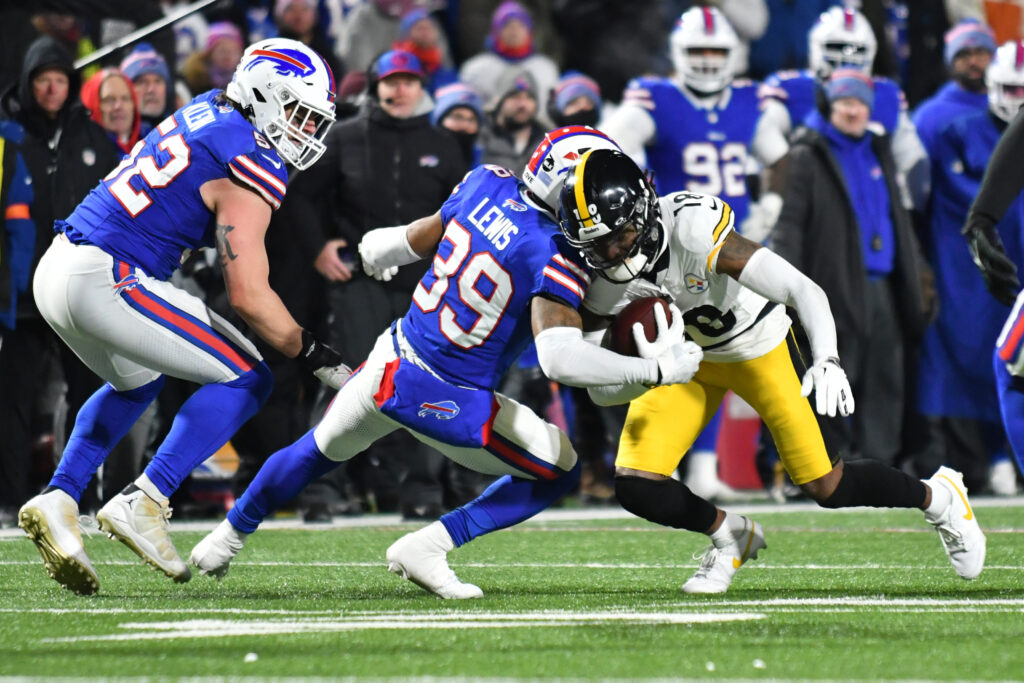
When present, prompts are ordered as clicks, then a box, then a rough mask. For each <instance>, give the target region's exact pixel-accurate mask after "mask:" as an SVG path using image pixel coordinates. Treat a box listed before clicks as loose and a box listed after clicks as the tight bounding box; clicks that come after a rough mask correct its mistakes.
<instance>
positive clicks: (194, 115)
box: [19, 39, 348, 594]
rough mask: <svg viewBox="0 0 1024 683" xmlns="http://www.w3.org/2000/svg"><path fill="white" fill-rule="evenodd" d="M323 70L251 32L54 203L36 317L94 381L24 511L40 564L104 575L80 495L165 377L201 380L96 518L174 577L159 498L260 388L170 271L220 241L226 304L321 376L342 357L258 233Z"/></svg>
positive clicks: (320, 91)
mask: <svg viewBox="0 0 1024 683" xmlns="http://www.w3.org/2000/svg"><path fill="white" fill-rule="evenodd" d="M334 89H335V86H334V77H333V75H332V74H331V71H330V69H329V67H328V66H327V64H326V62H324V60H323V59H322V58H321V57H320V55H318V54H317V53H316V52H314V51H312V50H310V49H309V48H307V47H305V46H304V45H302V44H300V43H298V42H296V41H293V40H286V39H272V40H266V41H261V42H258V43H255V44H253V45H251V46H250V47H249V48H248V49H247V50H246V51H245V55H244V56H243V58H242V60H241V62H240V63H239V65H238V68H237V70H236V72H235V75H234V79H233V80H232V81H231V83H230V84H229V85H228V87H227V89H226V91H223V92H222V91H219V90H212V91H209V92H207V93H204V94H201V95H199V96H198V97H196V98H195V99H193V100H192V101H191V102H190V103H189V104H188V105H186V106H184V107H182V108H181V109H179V110H178V111H176V112H174V114H172V115H171V116H169V117H168V118H167V119H165V120H164V121H163V122H162V123H161V124H160V125H158V126H157V127H156V128H155V129H154V130H153V131H151V132H150V133H149V134H148V135H147V136H146V137H145V138H144V139H143V140H140V141H139V142H138V143H137V144H136V146H135V147H134V149H132V152H131V154H130V155H129V156H128V157H127V158H126V159H125V160H124V161H122V162H121V164H120V165H118V166H117V167H116V168H114V169H113V170H112V171H111V172H110V173H109V174H107V176H106V177H105V178H104V179H103V180H102V181H101V182H100V184H99V185H98V186H97V187H96V188H95V189H93V190H92V192H91V193H90V194H89V195H88V196H87V197H86V199H85V200H84V201H83V202H82V203H81V204H79V205H78V208H76V209H75V211H74V212H72V214H71V215H70V216H68V218H67V219H66V220H62V221H57V222H56V225H55V229H56V232H57V233H58V234H57V236H56V237H55V238H54V240H53V244H52V245H51V246H50V248H49V249H48V250H47V252H46V254H45V255H44V256H43V258H42V260H41V261H40V264H39V267H38V269H37V271H36V275H35V280H34V283H33V288H34V293H35V298H36V303H37V304H38V306H39V310H40V312H41V313H42V315H43V317H44V318H45V319H46V321H47V322H48V323H49V324H50V326H52V327H53V328H54V330H56V332H57V334H58V335H60V337H61V338H62V339H63V340H64V342H65V343H67V344H68V346H70V347H71V348H72V350H74V352H75V353H76V354H77V355H78V356H79V357H80V358H81V359H82V360H83V361H84V362H85V364H86V365H88V366H89V367H90V368H91V369H92V370H93V371H94V372H95V373H96V374H98V375H100V376H101V377H102V378H103V379H104V380H106V384H104V386H103V387H102V388H100V389H99V390H98V391H97V392H96V393H95V394H93V396H92V397H90V398H89V400H88V401H87V402H86V404H85V405H84V406H83V407H82V410H81V411H80V412H79V414H78V417H77V419H76V421H75V427H74V430H73V431H72V433H71V436H70V438H69V439H68V444H67V447H66V449H65V451H64V454H63V457H62V458H61V461H60V463H59V465H58V466H57V471H56V472H55V473H54V475H53V478H52V479H51V480H50V484H49V486H47V488H46V489H45V490H44V491H43V493H41V494H40V495H38V496H36V497H34V498H32V499H31V500H29V501H28V502H27V503H25V505H24V506H23V507H22V508H21V510H20V512H19V526H21V528H22V529H24V530H25V532H26V533H27V534H28V535H29V537H30V538H31V539H32V541H33V542H34V543H35V544H36V547H37V548H38V549H39V552H40V554H41V555H42V556H43V561H44V563H45V565H46V569H47V571H48V572H49V573H50V576H52V577H53V578H54V579H55V580H56V581H58V582H59V583H60V584H62V585H63V586H65V587H66V588H69V589H71V590H72V591H75V592H76V593H80V594H91V593H94V592H96V590H97V589H98V587H99V582H98V578H97V576H96V571H95V570H94V569H93V567H92V564H91V563H90V561H89V558H88V556H87V555H86V552H85V548H84V546H83V544H82V538H81V535H80V533H79V530H78V500H79V498H80V496H81V495H82V491H83V489H85V487H86V485H87V484H88V482H89V480H90V479H91V478H92V476H93V474H94V473H95V472H96V469H97V468H98V467H99V466H100V464H101V463H102V462H103V460H104V458H106V456H107V454H108V453H109V452H110V450H111V448H112V447H113V446H114V445H115V444H117V442H118V441H119V440H120V439H121V437H123V436H124V435H125V433H126V432H127V431H128V429H129V428H130V427H131V426H132V424H133V423H134V422H135V420H136V419H137V418H138V417H139V416H140V415H141V414H142V412H143V411H144V410H145V409H146V407H147V406H148V405H149V404H150V403H151V402H152V401H153V399H154V398H155V397H156V395H157V394H158V393H159V391H160V388H161V387H162V386H163V383H164V376H165V375H171V376H173V377H178V378H181V379H185V380H189V381H192V382H195V383H197V384H200V385H201V387H200V388H199V389H198V390H197V391H196V392H195V393H194V394H193V395H192V396H191V397H190V398H189V399H188V400H187V401H186V402H185V404H184V405H183V406H182V408H181V410H180V411H179V412H178V414H177V415H176V416H175V419H174V422H173V424H172V425H171V428H170V432H169V433H168V435H167V438H166V439H165V440H164V441H163V443H162V444H160V446H159V447H158V449H157V452H156V455H155V456H154V458H153V460H152V462H150V464H149V465H148V466H147V467H146V470H145V472H144V473H143V474H142V475H141V476H140V477H139V478H138V479H136V480H135V482H134V483H133V484H130V485H129V486H128V487H126V488H125V489H124V490H123V491H121V492H120V493H118V494H117V495H116V496H114V497H113V498H112V499H111V500H110V501H109V502H108V503H107V504H106V505H104V506H103V508H102V509H101V510H100V511H99V513H98V514H97V516H96V517H97V520H98V521H99V526H100V529H101V530H103V531H105V532H107V533H108V534H109V535H110V536H111V537H112V538H116V539H118V540H120V541H121V542H123V543H124V544H125V545H127V546H128V547H129V548H131V549H132V550H133V551H134V552H135V553H137V554H138V555H139V556H140V557H141V558H142V559H143V560H145V561H146V562H147V563H149V564H150V565H152V566H153V567H155V568H156V569H158V570H160V571H162V572H163V573H164V574H166V575H167V576H169V577H171V578H173V579H174V580H175V581H178V582H183V581H188V579H189V577H190V572H189V568H188V566H186V564H185V563H184V562H183V561H182V559H181V558H180V557H179V556H178V553H177V551H176V550H175V548H174V544H173V543H172V542H171V537H170V534H169V533H168V523H167V519H168V518H169V517H170V512H171V511H170V508H169V507H168V505H167V501H168V497H169V496H170V495H171V494H172V493H173V492H174V491H175V490H176V489H177V487H178V486H179V485H180V484H181V482H182V481H183V480H184V479H185V477H187V476H188V474H189V472H191V471H192V470H193V469H194V468H195V467H196V465H198V464H199V463H201V462H202V461H203V460H205V459H206V458H207V457H208V456H210V455H211V454H212V453H213V452H214V451H215V450H217V449H218V448H219V447H220V446H221V445H222V444H224V442H225V441H227V440H228V439H229V438H230V437H231V435H232V434H234V432H235V431H236V430H237V429H238V427H240V426H241V425H242V424H243V423H244V422H245V421H246V420H248V419H249V418H250V417H252V416H253V415H254V414H255V413H256V412H257V410H259V407H260V405H261V404H262V403H263V402H264V400H266V398H267V396H268V394H269V393H270V390H271V386H272V384H273V379H272V375H271V373H270V370H269V368H268V367H267V365H266V363H264V362H263V360H262V358H260V356H259V353H258V352H257V351H256V348H255V346H253V344H252V343H251V342H250V341H248V340H247V339H246V338H245V337H244V336H243V335H242V334H241V333H240V332H239V331H238V330H236V329H235V328H234V327H233V326H231V325H230V324H229V323H227V322H226V321H225V320H224V319H223V318H221V317H220V316H218V315H216V314H215V313H213V312H212V311H210V310H209V309H207V308H206V305H205V304H204V303H203V301H202V300H201V299H199V298H198V297H195V296H192V295H191V294H188V293H187V292H185V291H184V290H182V289H179V288H177V287H175V286H174V285H172V284H171V283H170V282H169V281H168V278H169V277H170V276H171V274H172V273H173V271H174V270H175V269H176V268H177V267H178V266H179V264H180V263H182V262H183V261H184V260H185V258H186V257H187V256H188V254H189V253H190V251H191V250H193V249H196V248H199V247H210V246H213V245H214V244H216V247H217V251H218V253H219V255H220V261H221V266H222V269H223V274H224V281H225V285H226V286H227V292H228V295H229V297H230V301H231V304H232V306H233V307H234V309H235V310H236V311H237V312H238V313H239V315H240V316H241V317H242V318H243V319H244V320H245V321H246V323H248V325H249V326H250V327H251V328H252V330H253V331H254V332H256V333H257V334H258V335H259V336H260V337H262V338H263V339H264V340H266V341H267V342H268V343H269V344H270V345H271V346H273V347H274V348H275V349H277V350H279V351H280V352H281V353H283V354H285V355H287V356H289V357H297V358H298V359H299V360H300V361H301V362H302V363H303V364H304V365H305V366H306V367H307V368H309V369H310V370H311V371H313V372H314V373H315V374H316V375H317V377H319V378H320V379H321V381H324V382H325V383H326V384H330V385H332V386H335V387H337V386H340V384H341V382H342V381H343V379H344V378H345V377H346V376H347V375H348V368H346V367H345V366H344V365H343V364H342V363H341V359H340V357H339V356H338V354H337V353H336V352H334V351H333V350H331V349H330V348H329V347H326V346H324V345H323V344H321V343H319V342H317V341H316V340H315V339H314V338H313V337H312V335H311V334H310V333H309V332H307V331H306V330H304V329H302V327H300V326H299V324H298V323H296V322H295V320H294V319H293V318H292V316H291V315H290V314H289V313H288V310H287V309H286V308H285V307H284V304H282V302H281V299H280V298H279V297H278V296H277V294H276V293H275V292H274V291H273V290H272V289H271V288H270V286H269V284H268V281H267V275H268V274H267V254H266V250H265V247H264V234H265V232H266V230H267V226H268V224H269V222H270V216H271V212H272V211H273V210H274V209H276V208H277V207H278V206H280V204H281V200H282V199H283V198H284V194H285V189H286V185H287V181H288V176H287V170H286V166H292V167H294V168H297V169H303V168H308V167H309V166H310V165H312V164H313V163H314V162H315V161H316V160H317V159H318V158H319V157H320V155H321V154H322V153H323V151H324V145H323V142H322V139H323V137H324V135H325V134H326V132H327V130H328V128H330V126H331V124H332V123H333V121H334Z"/></svg>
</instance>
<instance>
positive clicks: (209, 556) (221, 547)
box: [188, 519, 249, 579]
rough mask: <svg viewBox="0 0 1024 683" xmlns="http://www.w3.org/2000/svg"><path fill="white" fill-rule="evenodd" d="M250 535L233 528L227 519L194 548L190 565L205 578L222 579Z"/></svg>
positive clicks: (190, 556)
mask: <svg viewBox="0 0 1024 683" xmlns="http://www.w3.org/2000/svg"><path fill="white" fill-rule="evenodd" d="M248 535H249V534H245V533H242V532H241V531H239V530H238V529H236V528H235V527H233V526H231V522H229V521H228V520H226V519H225V520H224V521H223V522H221V523H220V524H218V525H217V528H215V529H214V530H213V531H211V532H210V533H208V534H207V535H206V536H204V537H203V540H201V541H199V543H197V544H196V547H195V548H192V553H191V554H190V555H189V556H188V563H189V564H190V565H192V566H193V567H196V568H197V569H198V570H199V573H200V574H202V575H203V576H212V577H214V578H217V579H222V578H224V575H225V574H227V573H228V569H229V568H230V565H231V560H233V559H234V558H235V555H237V554H238V553H239V552H240V551H241V550H242V546H243V545H244V544H245V538H246V536H248Z"/></svg>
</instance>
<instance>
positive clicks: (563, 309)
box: [531, 296, 581, 334]
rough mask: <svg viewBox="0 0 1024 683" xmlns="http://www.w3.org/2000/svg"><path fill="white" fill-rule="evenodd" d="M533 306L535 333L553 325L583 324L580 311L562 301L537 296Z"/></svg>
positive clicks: (573, 325) (534, 298)
mask: <svg viewBox="0 0 1024 683" xmlns="http://www.w3.org/2000/svg"><path fill="white" fill-rule="evenodd" d="M531 308H532V320H533V331H534V334H536V333H538V332H540V331H541V330H546V329H548V328H551V327H576V328H579V327H580V326H581V323H580V314H579V312H577V311H576V309H574V308H570V307H569V306H567V305H566V304H564V303H562V302H560V301H555V300H553V299H548V298H546V297H543V296H535V297H533V302H532V304H531Z"/></svg>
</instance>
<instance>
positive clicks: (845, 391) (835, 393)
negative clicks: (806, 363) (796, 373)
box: [800, 358, 853, 417]
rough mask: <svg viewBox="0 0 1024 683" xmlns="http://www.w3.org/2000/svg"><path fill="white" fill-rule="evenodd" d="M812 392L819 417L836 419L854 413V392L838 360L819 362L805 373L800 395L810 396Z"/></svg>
mask: <svg viewBox="0 0 1024 683" xmlns="http://www.w3.org/2000/svg"><path fill="white" fill-rule="evenodd" d="M812 390H813V391H814V409H815V410H816V411H818V414H819V415H828V416H829V417H835V416H836V413H838V414H839V415H841V416H843V417H846V416H847V415H851V414H852V413H853V391H852V390H851V389H850V382H849V380H847V379H846V373H845V372H843V369H842V368H841V367H839V359H838V358H826V359H825V360H821V361H818V362H817V363H815V364H814V365H812V366H811V369H810V370H808V371H807V372H806V373H804V381H803V384H802V385H801V387H800V395H801V396H810V395H811V391H812Z"/></svg>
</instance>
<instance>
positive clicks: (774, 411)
mask: <svg viewBox="0 0 1024 683" xmlns="http://www.w3.org/2000/svg"><path fill="white" fill-rule="evenodd" d="M727 390H732V391H733V392H735V393H736V394H737V395H739V396H740V398H742V399H743V400H744V401H746V402H747V403H749V404H750V405H751V406H752V407H753V408H754V410H756V411H757V414H758V415H760V416H761V419H762V420H764V423H765V424H766V425H767V426H768V429H769V430H770V431H771V433H772V437H774V439H775V444H776V445H777V446H778V449H779V456H780V458H781V460H782V465H783V467H785V468H786V472H788V473H789V476H790V478H792V480H793V483H794V484H798V485H799V484H806V483H807V482H809V481H813V480H815V479H817V478H818V477H821V476H823V475H825V474H827V473H828V472H829V471H830V470H831V469H832V463H831V462H830V461H829V457H828V453H827V452H826V450H825V442H824V440H823V439H822V437H821V431H820V430H819V429H818V422H817V420H816V419H815V418H814V413H813V411H812V410H811V405H810V403H809V402H808V401H807V399H806V398H804V397H803V396H801V395H800V380H799V379H798V378H797V376H796V371H795V370H794V369H793V362H792V361H791V360H790V357H789V351H788V350H787V349H786V342H785V341H783V342H782V343H780V344H779V345H778V346H776V347H775V348H774V349H773V350H771V351H769V352H768V353H766V354H764V355H763V356H760V357H758V358H754V359H753V360H748V361H740V362H735V363H715V362H710V361H703V362H702V363H701V364H700V370H698V371H697V374H696V375H695V376H694V378H693V379H692V380H690V381H689V382H688V383H686V384H672V385H668V386H661V387H655V388H654V389H651V390H650V391H648V392H647V393H645V394H644V395H643V396H641V397H639V398H637V399H634V400H633V402H632V403H630V406H629V414H628V415H627V416H626V424H625V426H624V427H623V430H622V437H621V438H620V439H619V452H618V456H617V457H616V459H615V465H616V467H628V468H630V469H634V470H641V471H643V472H654V473H656V474H662V475H665V476H670V475H671V474H672V472H674V471H675V469H676V467H678V466H679V461H680V460H681V459H682V457H683V455H684V454H685V453H686V451H688V450H689V449H690V446H692V445H693V442H694V441H695V440H696V438H697V435H698V434H700V432H701V430H702V429H703V428H704V425H706V424H707V422H708V420H710V419H711V416H712V415H714V413H715V410H717V409H718V406H719V404H721V402H722V398H723V397H724V396H725V392H726V391H727Z"/></svg>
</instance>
